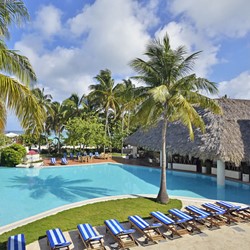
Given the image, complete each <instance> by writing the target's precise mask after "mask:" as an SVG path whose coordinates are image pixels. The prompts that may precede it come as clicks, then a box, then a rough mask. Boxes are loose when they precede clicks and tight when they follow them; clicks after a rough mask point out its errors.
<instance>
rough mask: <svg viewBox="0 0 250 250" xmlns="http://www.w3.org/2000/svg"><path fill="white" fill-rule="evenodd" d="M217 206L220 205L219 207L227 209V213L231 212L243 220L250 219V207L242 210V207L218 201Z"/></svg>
mask: <svg viewBox="0 0 250 250" xmlns="http://www.w3.org/2000/svg"><path fill="white" fill-rule="evenodd" d="M216 205H218V206H219V207H221V208H223V209H226V210H227V212H229V213H230V214H231V215H233V216H237V217H239V218H241V219H242V220H249V219H250V213H249V212H248V209H249V207H244V208H242V207H241V206H238V205H234V204H232V203H229V202H226V201H217V202H216Z"/></svg>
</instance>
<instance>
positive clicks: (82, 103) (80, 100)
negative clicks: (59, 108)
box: [62, 93, 88, 118]
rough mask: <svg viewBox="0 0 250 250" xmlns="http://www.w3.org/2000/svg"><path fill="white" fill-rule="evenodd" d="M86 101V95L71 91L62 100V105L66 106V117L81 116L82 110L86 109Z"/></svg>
mask: <svg viewBox="0 0 250 250" xmlns="http://www.w3.org/2000/svg"><path fill="white" fill-rule="evenodd" d="M87 103H88V101H87V97H86V95H84V94H83V95H82V96H81V97H79V96H78V94H77V93H73V94H72V95H71V96H70V97H69V98H67V99H66V100H64V101H63V104H62V105H64V106H66V107H68V108H67V110H68V111H69V112H68V115H67V116H68V117H69V118H71V117H82V116H83V115H84V110H85V109H86V110H87V109H88V104H87Z"/></svg>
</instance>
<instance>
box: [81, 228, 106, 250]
mask: <svg viewBox="0 0 250 250" xmlns="http://www.w3.org/2000/svg"><path fill="white" fill-rule="evenodd" d="M77 229H78V232H79V236H80V237H81V239H82V241H83V244H84V245H85V247H86V248H87V249H100V250H104V249H106V248H105V246H104V245H103V241H102V239H103V237H104V236H103V235H98V234H97V233H96V231H95V230H94V229H93V227H92V226H91V225H90V224H79V225H77Z"/></svg>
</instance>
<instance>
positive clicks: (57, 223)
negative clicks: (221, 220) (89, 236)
mask: <svg viewBox="0 0 250 250" xmlns="http://www.w3.org/2000/svg"><path fill="white" fill-rule="evenodd" d="M181 207H182V203H181V201H180V200H176V199H171V200H170V202H169V203H168V204H167V205H164V204H160V203H157V202H155V200H154V199H147V198H136V199H132V198H131V199H120V200H112V201H105V202H98V203H95V204H89V205H85V206H82V207H78V208H73V209H70V210H67V211H63V212H60V213H58V214H56V215H52V216H49V217H46V218H44V219H41V220H37V221H35V222H32V223H30V224H28V225H25V226H22V227H19V228H17V229H14V230H12V231H9V232H7V233H4V234H2V235H0V250H3V249H6V241H7V239H8V237H9V236H10V235H15V234H18V233H24V234H25V238H26V242H27V244H28V243H31V242H33V241H36V240H37V239H39V238H41V237H45V232H46V230H48V229H51V228H55V227H60V228H61V229H62V230H63V231H68V230H72V229H76V226H77V225H78V224H80V223H90V224H92V225H93V226H100V225H104V223H103V221H104V220H106V219H112V218H115V219H117V220H119V221H120V222H125V221H127V218H128V216H129V215H135V214H138V215H140V216H142V217H144V218H147V217H149V213H150V212H152V211H161V212H163V213H167V211H168V210H169V209H170V208H181Z"/></svg>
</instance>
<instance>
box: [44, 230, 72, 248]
mask: <svg viewBox="0 0 250 250" xmlns="http://www.w3.org/2000/svg"><path fill="white" fill-rule="evenodd" d="M46 235H47V240H48V244H49V246H50V249H51V250H55V249H60V248H66V249H69V245H70V244H71V242H70V241H67V240H66V239H65V237H64V235H63V233H62V230H61V229H60V228H55V229H50V230H47V231H46Z"/></svg>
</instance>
